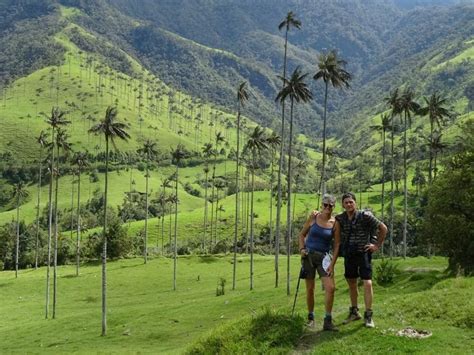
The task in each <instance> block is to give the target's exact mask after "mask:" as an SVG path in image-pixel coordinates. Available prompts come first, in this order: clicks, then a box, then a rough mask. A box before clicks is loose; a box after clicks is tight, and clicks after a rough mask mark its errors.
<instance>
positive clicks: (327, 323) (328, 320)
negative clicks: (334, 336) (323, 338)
mask: <svg viewBox="0 0 474 355" xmlns="http://www.w3.org/2000/svg"><path fill="white" fill-rule="evenodd" d="M323 330H329V331H333V332H338V331H339V329H337V327H336V326H335V325H334V323H333V321H332V317H325V318H324V323H323Z"/></svg>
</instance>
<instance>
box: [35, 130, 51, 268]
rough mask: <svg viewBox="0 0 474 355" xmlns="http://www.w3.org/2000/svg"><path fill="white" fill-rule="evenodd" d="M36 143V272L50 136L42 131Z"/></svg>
mask: <svg viewBox="0 0 474 355" xmlns="http://www.w3.org/2000/svg"><path fill="white" fill-rule="evenodd" d="M36 143H38V144H39V159H38V161H39V178H38V199H37V202H36V242H35V270H36V269H38V249H39V232H40V226H39V217H40V203H41V180H42V177H43V150H44V148H45V147H47V145H48V134H47V133H46V132H45V131H41V133H40V135H39V136H38V138H37V139H36Z"/></svg>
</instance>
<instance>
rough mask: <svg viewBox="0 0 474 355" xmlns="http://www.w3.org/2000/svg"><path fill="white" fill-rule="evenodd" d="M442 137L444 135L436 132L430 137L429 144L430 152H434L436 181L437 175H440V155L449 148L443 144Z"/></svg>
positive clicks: (434, 177)
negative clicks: (438, 164)
mask: <svg viewBox="0 0 474 355" xmlns="http://www.w3.org/2000/svg"><path fill="white" fill-rule="evenodd" d="M442 137H443V134H442V133H440V132H439V131H434V132H433V134H432V135H431V137H430V141H429V142H428V146H429V148H430V150H431V151H433V180H434V179H436V174H437V173H438V167H437V159H438V153H439V152H441V151H443V150H444V149H445V148H446V147H448V145H447V144H445V143H443V142H442Z"/></svg>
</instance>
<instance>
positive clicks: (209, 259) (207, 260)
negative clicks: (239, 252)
mask: <svg viewBox="0 0 474 355" xmlns="http://www.w3.org/2000/svg"><path fill="white" fill-rule="evenodd" d="M219 260H220V258H216V257H215V256H213V255H202V256H199V257H198V261H199V262H200V263H204V264H212V263H215V262H217V261H219Z"/></svg>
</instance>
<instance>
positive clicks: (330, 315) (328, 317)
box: [324, 312, 332, 319]
mask: <svg viewBox="0 0 474 355" xmlns="http://www.w3.org/2000/svg"><path fill="white" fill-rule="evenodd" d="M324 318H327V319H331V318H332V313H328V312H326V315H325V316H324Z"/></svg>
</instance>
